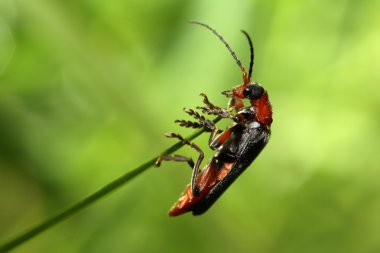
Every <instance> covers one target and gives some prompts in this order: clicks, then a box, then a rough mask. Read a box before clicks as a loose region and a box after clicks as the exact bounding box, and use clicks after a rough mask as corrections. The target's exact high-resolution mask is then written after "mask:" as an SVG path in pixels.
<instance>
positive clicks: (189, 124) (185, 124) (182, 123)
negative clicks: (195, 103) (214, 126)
mask: <svg viewBox="0 0 380 253" xmlns="http://www.w3.org/2000/svg"><path fill="white" fill-rule="evenodd" d="M174 122H175V123H178V124H179V125H180V126H181V127H187V128H202V127H203V125H202V124H200V123H198V122H193V121H189V120H179V119H177V120H176V121H174Z"/></svg>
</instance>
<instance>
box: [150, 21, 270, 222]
mask: <svg viewBox="0 0 380 253" xmlns="http://www.w3.org/2000/svg"><path fill="white" fill-rule="evenodd" d="M191 23H193V24H197V25H200V26H203V27H205V28H207V29H208V30H210V31H211V32H212V33H213V34H215V35H216V36H217V37H218V38H219V40H220V41H221V42H222V43H223V44H224V45H225V46H226V47H227V49H228V51H229V52H230V53H231V55H232V57H233V58H234V59H235V61H236V63H237V65H238V66H239V67H240V69H241V71H242V73H243V84H240V85H238V86H236V87H234V88H233V89H231V90H228V91H224V92H222V94H224V95H225V96H227V97H228V98H230V101H229V103H228V107H227V108H226V109H225V108H221V107H218V106H215V105H214V104H212V103H211V102H210V101H209V99H208V98H207V96H206V95H205V94H203V93H202V94H201V96H202V97H203V103H204V104H205V105H204V106H198V107H197V109H198V110H201V111H202V113H203V114H206V115H215V116H218V118H226V119H230V120H232V121H233V124H232V126H231V127H229V128H227V129H226V130H224V131H221V130H219V129H218V128H217V126H216V125H215V123H213V122H212V121H210V120H208V119H206V118H205V117H204V116H203V115H202V114H200V113H198V112H197V111H196V110H192V109H184V111H185V113H187V114H189V115H190V116H192V117H194V118H195V119H196V120H197V121H196V122H193V121H187V120H176V121H175V122H176V123H178V124H179V125H180V126H183V127H191V128H205V129H206V130H208V131H210V132H211V135H210V138H209V147H210V148H211V149H212V150H215V154H214V155H213V157H212V158H211V159H210V161H209V162H208V163H207V165H206V166H205V168H204V169H203V170H200V165H201V163H202V160H203V159H204V153H203V151H202V150H201V149H200V148H199V146H197V145H196V144H195V143H192V142H190V141H189V140H187V139H185V138H183V137H182V136H181V135H179V134H176V133H169V134H166V137H168V138H177V139H179V140H180V141H181V142H182V143H184V144H185V145H188V146H190V147H191V148H192V149H194V150H196V151H197V152H198V154H199V156H198V159H197V161H196V162H195V163H194V161H193V160H192V159H191V158H188V157H184V156H181V155H176V154H175V155H167V154H166V155H161V156H160V157H159V158H158V159H157V161H156V166H157V167H158V166H160V165H161V162H162V161H177V162H187V163H188V164H189V165H190V167H191V168H192V170H193V172H192V177H191V182H190V184H188V185H187V186H186V189H185V191H184V192H183V193H182V195H181V196H180V198H179V199H178V201H177V202H176V203H175V204H174V205H173V207H172V208H171V209H170V211H169V216H178V215H181V214H183V213H186V212H189V211H191V212H192V213H193V215H200V214H203V213H204V212H206V211H207V210H208V209H209V208H210V207H211V206H212V205H213V204H214V203H215V201H216V200H217V199H218V198H219V197H220V196H221V195H222V194H223V192H224V191H225V190H226V189H227V188H228V187H229V186H230V185H231V184H232V183H233V182H234V181H235V179H236V178H237V177H238V176H239V175H240V174H241V173H242V172H243V171H244V170H245V169H246V168H247V167H248V166H249V165H250V164H251V163H252V162H253V161H254V160H255V159H256V157H257V156H258V155H259V154H260V152H261V151H262V150H263V148H264V147H265V145H266V144H267V143H268V141H269V138H270V135H271V130H270V126H271V124H272V106H271V103H270V101H269V98H268V93H267V91H266V90H265V89H264V88H263V87H262V86H261V85H260V84H259V83H258V82H255V81H251V76H252V68H253V64H254V48H253V44H252V40H251V38H250V36H249V35H248V33H247V32H245V31H243V30H242V33H243V34H244V35H245V36H246V38H247V40H248V42H249V46H250V65H249V72H248V74H247V72H246V71H245V68H244V67H243V65H242V64H241V62H240V60H239V59H238V58H237V56H236V54H235V52H234V51H233V50H232V49H231V47H230V46H229V44H228V43H227V42H226V41H225V40H224V38H223V37H222V36H221V35H219V33H218V32H217V31H216V30H215V29H213V28H211V27H210V26H209V25H207V24H204V23H201V22H198V21H191ZM244 100H249V105H248V106H244Z"/></svg>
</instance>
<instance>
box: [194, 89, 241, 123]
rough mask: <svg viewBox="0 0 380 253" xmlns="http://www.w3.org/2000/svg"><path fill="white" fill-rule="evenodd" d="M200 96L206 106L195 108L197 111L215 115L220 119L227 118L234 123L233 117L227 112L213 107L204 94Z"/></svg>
mask: <svg viewBox="0 0 380 253" xmlns="http://www.w3.org/2000/svg"><path fill="white" fill-rule="evenodd" d="M201 96H202V97H203V103H204V104H205V105H206V106H197V109H200V110H202V112H203V113H204V114H208V115H215V116H219V117H221V118H229V119H232V120H234V121H236V120H235V117H234V115H232V114H231V113H230V111H229V110H227V109H224V108H221V107H218V106H215V105H213V104H212V103H211V102H210V101H209V100H208V97H207V96H206V94H203V93H201Z"/></svg>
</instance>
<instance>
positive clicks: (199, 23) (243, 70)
mask: <svg viewBox="0 0 380 253" xmlns="http://www.w3.org/2000/svg"><path fill="white" fill-rule="evenodd" d="M190 23H192V24H197V25H201V26H204V27H206V28H207V29H209V30H210V31H211V32H212V33H213V34H215V35H216V36H217V37H218V38H219V40H220V41H222V42H223V44H224V45H225V46H226V47H227V49H228V51H230V53H231V55H232V57H233V58H234V59H235V61H236V63H237V65H238V66H239V67H240V69H241V71H242V72H243V79H244V83H245V84H247V83H249V78H247V72H245V69H244V67H243V65H242V64H241V61H240V60H239V59H238V58H237V56H236V54H235V52H234V51H233V50H232V48H231V47H230V45H228V43H227V42H226V41H225V40H224V38H223V37H222V36H221V35H220V34H219V33H218V32H217V31H216V30H215V29H214V28H211V27H210V26H209V25H206V24H204V23H201V22H198V21H190Z"/></svg>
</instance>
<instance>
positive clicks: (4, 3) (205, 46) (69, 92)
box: [0, 0, 380, 253]
mask: <svg viewBox="0 0 380 253" xmlns="http://www.w3.org/2000/svg"><path fill="white" fill-rule="evenodd" d="M379 10H380V1H373V0H372V1H369V0H368V1H367V0H363V1H354V0H338V1H327V0H322V1H321V0H307V1H284V0H282V1H281V0H274V1H248V0H247V1H243V0H239V1H212V0H206V1H201V0H194V1H177V0H160V1H137V0H111V1H100V0H84V1H75V0H70V1H57V0H39V1H30V0H1V1H0V241H6V240H7V239H10V238H12V237H13V236H15V235H18V234H19V233H20V232H22V231H25V229H27V228H29V227H30V226H32V225H35V224H37V223H38V222H40V221H42V220H44V219H45V218H46V217H48V216H50V215H52V214H55V213H57V212H58V211H59V210H62V209H63V208H65V207H67V206H68V205H70V204H72V203H74V202H76V201H78V200H80V199H82V198H83V197H85V196H87V195H88V194H90V193H92V192H94V191H95V190H97V189H99V188H100V187H102V186H103V185H105V184H107V183H108V182H109V181H111V180H113V179H115V178H117V177H118V176H120V175H122V174H124V173H125V172H127V171H129V170H131V169H133V168H134V167H136V166H138V165H140V164H141V163H143V162H145V161H146V160H148V159H150V158H152V157H154V156H155V155H157V154H159V153H160V152H161V151H162V150H164V149H165V148H166V147H168V146H170V145H171V144H173V141H172V140H169V139H166V138H164V137H163V135H162V134H163V133H164V132H170V131H174V132H180V133H182V134H183V135H185V136H186V135H189V134H191V133H192V132H193V131H192V130H188V129H181V128H180V127H178V126H177V125H175V124H174V123H173V121H174V120H175V119H183V118H184V119H188V117H186V115H185V114H184V113H183V112H182V108H183V107H195V106H197V105H200V104H201V97H199V93H201V92H204V93H206V94H208V96H209V98H210V100H211V101H212V102H213V103H215V104H217V105H220V106H224V105H226V98H225V97H224V96H222V95H221V94H220V92H221V91H223V90H226V89H229V88H231V87H233V86H235V85H237V84H239V83H240V82H241V80H242V79H241V73H240V72H239V68H238V67H237V66H236V64H235V63H234V61H233V59H232V58H231V56H230V54H229V53H228V52H227V50H226V49H225V48H224V46H223V45H222V44H221V43H220V42H219V41H218V40H217V39H216V37H215V36H213V35H212V34H211V33H210V32H208V31H206V30H205V29H204V28H201V27H199V26H194V25H189V24H188V23H187V21H189V20H199V21H203V22H205V23H208V24H210V25H211V26H213V27H214V28H216V29H217V30H218V31H219V32H220V33H221V34H222V35H223V36H224V37H225V38H226V40H227V41H228V42H229V43H230V44H231V46H232V47H233V49H234V50H235V51H236V53H237V55H238V56H239V58H240V59H241V60H242V62H243V63H244V64H245V65H248V61H249V49H248V45H247V41H246V39H245V38H244V36H243V35H242V34H241V33H240V31H239V30H240V29H245V30H247V31H248V32H249V33H250V34H251V35H252V37H253V40H254V44H255V49H256V58H255V67H254V79H255V80H256V81H259V82H260V83H262V84H263V86H265V88H266V89H267V90H268V92H269V95H270V99H271V101H272V104H273V108H274V122H273V127H272V138H271V141H270V143H269V144H268V146H267V147H266V149H265V150H264V151H263V153H262V154H261V155H260V156H259V158H258V159H257V160H256V161H255V162H254V164H253V165H252V166H251V167H250V168H249V169H248V170H247V171H246V172H245V173H244V174H243V175H242V176H241V177H240V178H239V179H238V180H237V181H236V182H235V183H234V184H233V186H232V187H231V188H230V189H229V190H228V191H227V192H226V193H225V194H224V195H223V197H222V198H221V199H220V200H219V201H218V202H217V203H216V204H215V205H214V206H213V208H212V209H211V210H209V211H208V212H207V213H206V214H204V215H202V216H201V217H193V216H191V215H189V214H188V215H183V216H181V217H178V218H168V217H167V211H168V209H169V207H170V206H171V205H172V203H174V201H175V200H176V199H177V198H178V196H179V194H180V193H181V191H182V190H183V188H184V186H185V185H186V183H187V182H189V178H190V173H191V172H190V170H189V169H187V168H186V166H185V165H182V164H175V163H166V164H165V165H164V166H162V167H161V168H159V169H155V168H154V169H151V170H149V171H147V172H145V173H144V174H143V175H141V176H139V177H138V178H136V179H135V180H133V181H132V182H130V183H128V184H127V185H125V186H124V187H123V188H121V189H119V190H118V191H117V192H114V193H112V194H111V195H109V196H107V197H106V198H104V199H102V200H101V201H99V202H97V203H96V204H94V205H92V206H91V207H90V208H88V209H86V210H84V211H83V212H81V213H80V214H78V215H76V216H75V217H73V218H71V219H70V220H68V221H66V222H65V223H62V224H60V225H58V226H56V227H54V228H52V229H51V230H49V231H47V232H45V233H43V234H42V235H40V236H38V237H37V238H35V239H33V240H31V241H29V242H27V243H25V244H23V245H21V246H20V247H19V248H17V249H16V250H15V251H14V252H58V253H59V252H92V253H97V252H189V253H190V252H262V253H264V252H273V253H278V252H287V253H296V252H307V253H309V252H311V253H313V252H334V253H335V252H345V253H349V252H360V253H362V252H380V187H379V185H380V184H379V177H380V171H379V168H380V157H379V140H380V138H379V137H380V134H379V129H380V118H379V115H380V15H379ZM222 125H223V124H222ZM195 142H196V143H197V144H199V145H200V146H201V147H202V148H203V149H204V150H207V152H206V153H207V155H208V157H209V156H210V155H211V154H212V152H211V151H209V150H208V149H207V144H206V143H207V136H206V135H205V136H202V137H200V138H198V139H196V140H195ZM178 153H179V154H183V155H189V156H193V157H194V156H195V153H194V152H193V151H192V150H190V149H189V148H183V149H181V150H180V151H179V152H178Z"/></svg>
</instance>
